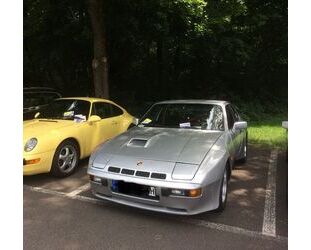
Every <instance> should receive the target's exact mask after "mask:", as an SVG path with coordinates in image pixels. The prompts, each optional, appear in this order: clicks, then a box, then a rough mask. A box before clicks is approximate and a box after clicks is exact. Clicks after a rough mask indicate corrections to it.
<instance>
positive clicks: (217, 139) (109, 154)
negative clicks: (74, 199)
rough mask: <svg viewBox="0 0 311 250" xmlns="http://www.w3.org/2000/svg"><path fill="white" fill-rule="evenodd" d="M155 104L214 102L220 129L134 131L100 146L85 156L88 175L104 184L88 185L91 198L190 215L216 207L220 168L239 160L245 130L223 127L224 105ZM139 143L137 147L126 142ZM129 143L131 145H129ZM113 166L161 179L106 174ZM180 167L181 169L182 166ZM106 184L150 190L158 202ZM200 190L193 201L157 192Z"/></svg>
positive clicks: (139, 128)
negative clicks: (161, 176)
mask: <svg viewBox="0 0 311 250" xmlns="http://www.w3.org/2000/svg"><path fill="white" fill-rule="evenodd" d="M161 103H200V104H201V103H203V104H204V103H206V104H210V103H211V104H217V105H220V106H221V107H222V109H223V113H224V120H225V130H224V131H208V130H196V129H182V128H154V127H134V128H132V129H130V130H129V131H127V132H125V133H123V134H121V135H119V136H117V137H116V138H114V139H112V140H110V141H108V142H106V143H105V144H103V145H102V146H100V147H99V148H98V149H97V150H96V151H95V152H93V154H92V155H91V157H90V160H89V167H88V174H90V175H94V176H98V177H101V178H104V179H107V180H108V186H104V185H102V184H100V183H97V182H93V181H91V188H92V192H93V193H94V195H95V196H96V197H98V198H101V199H106V200H110V201H113V202H117V203H120V204H125V205H129V206H133V207H138V208H143V209H148V210H153V211H159V212H166V213H173V214H183V215H191V214H198V213H202V212H205V211H209V210H213V209H216V208H217V207H218V205H219V193H220V186H221V181H222V176H223V173H224V171H225V167H226V164H227V163H229V165H230V168H232V165H233V162H234V160H235V159H240V158H242V157H243V154H242V153H243V152H241V148H243V143H245V138H246V133H247V131H246V130H243V131H234V130H232V129H231V130H230V129H228V124H227V117H226V112H225V106H226V105H228V104H229V103H228V102H224V101H206V100H179V101H167V102H161ZM135 139H137V140H138V141H139V143H138V144H140V143H141V142H142V143H141V145H140V146H137V145H136V144H135V143H131V141H132V140H135ZM133 144H135V145H133ZM110 166H112V167H117V168H120V169H123V168H126V169H130V170H134V173H136V171H144V172H150V173H161V174H165V175H166V179H163V180H162V179H154V178H151V177H150V176H149V177H140V176H135V174H134V175H126V174H122V173H112V172H108V168H109V167H110ZM183 166H184V167H183ZM111 180H121V181H124V182H130V183H136V184H141V185H147V186H153V187H156V192H157V195H158V196H159V200H150V199H144V198H141V197H135V196H130V195H124V194H120V193H115V192H113V191H112V189H111ZM164 188H171V189H172V188H173V189H196V188H202V195H201V196H200V197H197V198H190V197H180V196H172V195H171V196H164V195H162V189H164Z"/></svg>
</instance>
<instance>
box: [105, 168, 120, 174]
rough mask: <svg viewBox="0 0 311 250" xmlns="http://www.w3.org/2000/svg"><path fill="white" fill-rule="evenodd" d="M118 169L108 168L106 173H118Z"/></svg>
mask: <svg viewBox="0 0 311 250" xmlns="http://www.w3.org/2000/svg"><path fill="white" fill-rule="evenodd" d="M120 170H121V169H120V168H116V167H109V168H108V172H112V173H120Z"/></svg>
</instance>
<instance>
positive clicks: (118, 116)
mask: <svg viewBox="0 0 311 250" xmlns="http://www.w3.org/2000/svg"><path fill="white" fill-rule="evenodd" d="M110 110H111V117H112V118H113V126H114V129H113V136H117V135H118V134H120V133H122V132H123V131H124V128H123V114H124V112H123V110H122V109H120V108H119V107H118V106H116V105H114V104H111V103H110Z"/></svg>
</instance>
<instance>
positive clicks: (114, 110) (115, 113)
mask: <svg viewBox="0 0 311 250" xmlns="http://www.w3.org/2000/svg"><path fill="white" fill-rule="evenodd" d="M109 105H111V116H119V115H123V110H122V109H120V108H119V107H117V106H115V105H112V104H109Z"/></svg>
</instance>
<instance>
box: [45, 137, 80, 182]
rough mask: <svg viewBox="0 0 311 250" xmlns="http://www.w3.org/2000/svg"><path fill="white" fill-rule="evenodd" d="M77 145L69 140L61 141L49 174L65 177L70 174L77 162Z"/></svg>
mask: <svg viewBox="0 0 311 250" xmlns="http://www.w3.org/2000/svg"><path fill="white" fill-rule="evenodd" d="M79 157H80V155H79V148H78V145H77V144H76V143H75V142H74V141H71V140H66V141H63V142H62V143H61V144H60V145H59V146H58V147H57V149H56V151H55V154H54V157H53V162H52V168H51V174H52V175H53V176H56V177H66V176H68V175H71V174H72V173H73V172H74V171H75V169H76V167H77V166H78V162H79Z"/></svg>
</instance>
